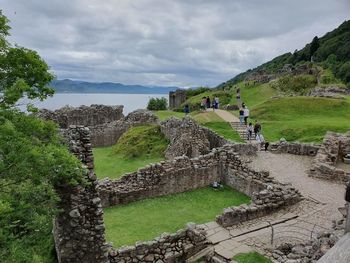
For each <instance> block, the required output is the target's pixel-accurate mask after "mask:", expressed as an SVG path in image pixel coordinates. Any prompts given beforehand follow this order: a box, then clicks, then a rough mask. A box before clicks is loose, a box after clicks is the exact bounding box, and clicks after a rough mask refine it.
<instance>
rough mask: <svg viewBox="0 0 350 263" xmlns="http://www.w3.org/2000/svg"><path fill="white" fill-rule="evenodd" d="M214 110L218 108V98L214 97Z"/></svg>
mask: <svg viewBox="0 0 350 263" xmlns="http://www.w3.org/2000/svg"><path fill="white" fill-rule="evenodd" d="M214 100H215V109H218V108H219V97H215V99H214Z"/></svg>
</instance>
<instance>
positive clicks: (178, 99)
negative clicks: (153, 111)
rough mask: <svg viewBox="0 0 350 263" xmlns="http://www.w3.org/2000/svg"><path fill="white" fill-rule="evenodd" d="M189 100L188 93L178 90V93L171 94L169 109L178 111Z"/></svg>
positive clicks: (172, 92) (171, 92)
mask: <svg viewBox="0 0 350 263" xmlns="http://www.w3.org/2000/svg"><path fill="white" fill-rule="evenodd" d="M186 99H187V96H186V91H185V90H181V89H178V90H176V91H170V92H169V109H171V110H173V109H178V108H180V107H181V104H182V103H184V102H185V101H186Z"/></svg>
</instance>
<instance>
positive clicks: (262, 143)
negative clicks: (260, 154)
mask: <svg viewBox="0 0 350 263" xmlns="http://www.w3.org/2000/svg"><path fill="white" fill-rule="evenodd" d="M255 139H256V141H257V142H258V150H259V151H260V148H261V147H264V150H265V152H266V151H267V148H268V147H269V144H270V143H269V142H266V141H265V139H264V136H263V135H262V134H261V133H260V132H259V133H258V134H256V137H255Z"/></svg>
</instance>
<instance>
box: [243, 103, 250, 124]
mask: <svg viewBox="0 0 350 263" xmlns="http://www.w3.org/2000/svg"><path fill="white" fill-rule="evenodd" d="M243 111H244V112H243V116H244V124H245V125H247V123H248V118H249V109H248V107H247V106H246V107H245V108H244V110H243Z"/></svg>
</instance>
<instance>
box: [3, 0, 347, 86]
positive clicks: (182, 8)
mask: <svg viewBox="0 0 350 263" xmlns="http://www.w3.org/2000/svg"><path fill="white" fill-rule="evenodd" d="M0 9H2V10H3V13H4V14H5V15H6V16H7V17H8V18H9V19H10V20H11V22H10V26H11V27H12V30H11V35H12V36H11V37H10V41H11V42H12V43H17V44H18V45H21V46H25V47H28V48H31V49H35V50H37V51H38V52H39V53H40V55H41V56H42V57H43V58H44V59H45V60H46V61H47V63H48V64H49V65H50V67H51V69H52V70H53V72H54V73H55V75H56V76H57V78H59V79H64V78H70V79H76V80H86V81H96V82H100V81H112V82H121V83H125V84H143V85H176V86H180V87H188V86H199V85H208V86H215V85H218V84H220V83H221V82H223V81H226V80H228V79H230V78H232V77H233V76H234V75H236V74H238V73H240V72H242V71H245V70H247V69H249V68H252V67H255V66H258V65H260V64H261V63H262V62H265V61H268V60H269V59H271V58H273V57H275V56H277V55H280V54H282V53H285V52H289V51H294V50H295V49H300V48H302V47H303V46H304V45H305V44H306V43H308V42H310V41H311V39H312V38H313V37H314V36H315V35H318V36H322V35H323V34H324V33H326V32H328V31H331V30H332V29H334V28H335V27H337V26H338V25H339V24H341V23H342V22H343V21H345V20H348V19H350V0H308V1H305V0H249V1H248V0H45V1H43V0H0Z"/></svg>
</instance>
